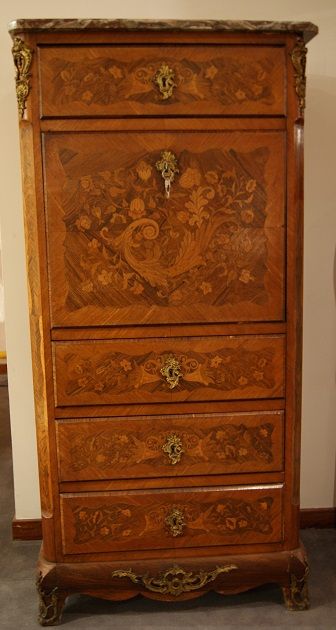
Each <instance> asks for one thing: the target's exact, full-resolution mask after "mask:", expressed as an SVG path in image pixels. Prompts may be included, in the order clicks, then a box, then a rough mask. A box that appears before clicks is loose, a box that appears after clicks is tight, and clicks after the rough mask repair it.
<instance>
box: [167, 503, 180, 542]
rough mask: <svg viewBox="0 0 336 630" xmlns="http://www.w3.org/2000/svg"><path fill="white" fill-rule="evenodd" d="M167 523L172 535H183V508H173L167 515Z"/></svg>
mask: <svg viewBox="0 0 336 630" xmlns="http://www.w3.org/2000/svg"><path fill="white" fill-rule="evenodd" d="M165 523H166V525H167V527H168V529H169V530H170V534H171V535H172V536H174V538H175V536H182V534H183V528H184V527H185V520H184V514H183V512H181V510H178V509H177V508H173V509H172V510H171V512H169V514H168V515H167V516H166V518H165Z"/></svg>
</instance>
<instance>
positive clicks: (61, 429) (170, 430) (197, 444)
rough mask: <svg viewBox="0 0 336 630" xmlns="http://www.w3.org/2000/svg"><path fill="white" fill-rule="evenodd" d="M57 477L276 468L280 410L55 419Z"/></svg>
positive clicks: (279, 462)
mask: <svg viewBox="0 0 336 630" xmlns="http://www.w3.org/2000/svg"><path fill="white" fill-rule="evenodd" d="M57 445H58V459H59V469H60V480H61V481H79V480H82V481H86V480H91V479H92V480H94V479H123V478H126V479H128V478H134V479H137V478H138V479H139V478H146V477H156V478H157V477H167V476H168V477H176V476H183V475H207V474H209V475H213V474H227V473H244V472H245V473H246V472H252V473H253V472H257V471H261V472H265V471H280V470H281V469H282V453H283V412H273V413H267V412H264V413H251V414H233V415H232V414H231V415H230V414H227V415H221V414H213V415H207V416H206V415H205V416H196V415H195V414H193V415H192V416H180V417H177V416H164V417H159V418H154V419H153V418H151V417H139V418H137V419H130V418H114V419H110V418H105V419H104V418H100V419H97V420H86V421H85V420H84V419H82V420H65V421H59V422H58V423H57Z"/></svg>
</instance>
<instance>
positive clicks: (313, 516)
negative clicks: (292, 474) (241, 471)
mask: <svg viewBox="0 0 336 630" xmlns="http://www.w3.org/2000/svg"><path fill="white" fill-rule="evenodd" d="M300 527H301V529H306V528H308V527H317V528H319V529H321V528H326V527H327V528H332V527H336V507H331V508H303V509H301V510H300ZM12 536H13V540H41V538H42V521H41V519H40V518H35V519H17V518H14V519H13V522H12Z"/></svg>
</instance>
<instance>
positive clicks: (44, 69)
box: [39, 45, 286, 117]
mask: <svg viewBox="0 0 336 630" xmlns="http://www.w3.org/2000/svg"><path fill="white" fill-rule="evenodd" d="M39 66H40V85H41V104H42V115H43V116H60V117H62V116H134V115H145V116H167V115H183V116H195V115H211V114H225V115H256V114H267V115H276V114H278V115H280V114H285V112H286V107H285V88H284V72H285V54H284V49H283V48H282V47H279V46H278V47H277V46H273V47H272V46H253V47H252V46H249V45H246V46H237V45H234V46H230V45H223V46H221V45H219V46H216V45H213V46H197V45H196V46H192V45H190V46H179V45H174V46H169V45H161V46H134V45H133V46H132V45H128V46H125V45H124V46H80V47H79V46H57V47H53V46H44V47H43V48H40V50H39ZM164 66H166V69H165V70H164ZM167 66H168V68H167ZM167 70H168V73H167ZM169 71H172V74H171V73H170V72H169ZM161 72H162V77H163V83H166V89H164V87H163V88H162V91H161V89H160V86H159V83H160V76H158V74H159V75H160V73H161Z"/></svg>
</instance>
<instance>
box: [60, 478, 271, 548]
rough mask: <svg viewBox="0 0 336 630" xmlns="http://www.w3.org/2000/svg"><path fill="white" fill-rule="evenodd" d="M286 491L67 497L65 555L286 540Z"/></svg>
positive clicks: (63, 497)
mask: <svg viewBox="0 0 336 630" xmlns="http://www.w3.org/2000/svg"><path fill="white" fill-rule="evenodd" d="M281 509H282V487H281V486H269V487H263V488H260V489H259V488H258V487H255V488H253V489H247V488H241V487H238V488H236V489H232V488H230V489H224V488H216V490H211V491H207V490H198V491H189V490H187V491H181V492H174V491H172V492H169V491H156V492H153V491H152V492H150V493H149V492H148V493H147V492H130V493H127V495H125V494H123V493H121V492H119V493H117V492H115V493H99V494H98V493H96V494H91V495H88V494H86V495H85V494H77V495H61V512H62V533H63V551H64V553H65V554H77V553H90V552H91V553H96V552H97V553H98V552H109V551H117V550H118V551H122V550H136V549H139V550H140V549H169V548H181V547H200V546H206V547H209V546H213V545H236V544H248V543H271V542H272V543H274V542H280V541H281V539H282V515H281Z"/></svg>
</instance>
